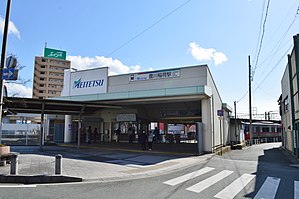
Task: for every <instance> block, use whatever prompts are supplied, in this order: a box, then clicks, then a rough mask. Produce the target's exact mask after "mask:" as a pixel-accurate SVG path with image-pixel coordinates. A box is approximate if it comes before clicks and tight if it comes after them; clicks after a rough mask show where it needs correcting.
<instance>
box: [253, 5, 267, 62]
mask: <svg viewBox="0 0 299 199" xmlns="http://www.w3.org/2000/svg"><path fill="white" fill-rule="evenodd" d="M265 5H266V0H264V3H263V8H262V11H263V12H262V14H261V20H260V28H259V34H258V35H259V36H258V38H257V44H256V49H255V53H254V54H255V55H256V54H257V52H258V47H259V40H260V38H261V33H262V28H263V27H262V24H263V18H264V10H265ZM254 61H255V60H253V62H254Z"/></svg>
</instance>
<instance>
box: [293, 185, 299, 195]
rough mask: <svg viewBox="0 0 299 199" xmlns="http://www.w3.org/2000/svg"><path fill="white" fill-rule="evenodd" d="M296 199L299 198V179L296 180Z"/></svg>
mask: <svg viewBox="0 0 299 199" xmlns="http://www.w3.org/2000/svg"><path fill="white" fill-rule="evenodd" d="M294 199H299V181H295V182H294Z"/></svg>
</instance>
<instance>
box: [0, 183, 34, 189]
mask: <svg viewBox="0 0 299 199" xmlns="http://www.w3.org/2000/svg"><path fill="white" fill-rule="evenodd" d="M35 187H36V185H25V184H0V188H35Z"/></svg>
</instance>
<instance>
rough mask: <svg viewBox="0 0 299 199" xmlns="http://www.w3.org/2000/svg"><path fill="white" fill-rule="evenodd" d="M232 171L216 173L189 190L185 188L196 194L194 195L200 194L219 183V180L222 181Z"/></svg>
mask: <svg viewBox="0 0 299 199" xmlns="http://www.w3.org/2000/svg"><path fill="white" fill-rule="evenodd" d="M232 173H233V171H229V170H224V171H221V172H220V173H217V174H216V175H213V176H212V177H209V178H207V179H205V180H203V181H201V182H199V183H197V184H195V185H193V186H191V187H189V188H187V189H186V190H189V191H193V192H196V193H200V192H202V191H203V190H205V189H206V188H208V187H210V186H212V185H213V184H215V183H217V182H219V181H220V180H222V179H223V178H225V177H227V176H229V175H230V174H232Z"/></svg>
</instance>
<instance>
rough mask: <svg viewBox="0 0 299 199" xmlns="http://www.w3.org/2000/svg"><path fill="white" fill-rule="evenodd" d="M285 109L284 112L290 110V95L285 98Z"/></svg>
mask: <svg viewBox="0 0 299 199" xmlns="http://www.w3.org/2000/svg"><path fill="white" fill-rule="evenodd" d="M283 105H284V106H283V111H284V113H286V112H288V111H289V99H288V96H287V97H286V98H285V99H284V100H283Z"/></svg>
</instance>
